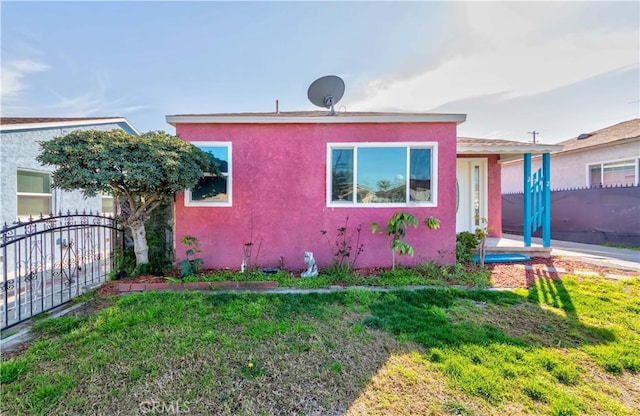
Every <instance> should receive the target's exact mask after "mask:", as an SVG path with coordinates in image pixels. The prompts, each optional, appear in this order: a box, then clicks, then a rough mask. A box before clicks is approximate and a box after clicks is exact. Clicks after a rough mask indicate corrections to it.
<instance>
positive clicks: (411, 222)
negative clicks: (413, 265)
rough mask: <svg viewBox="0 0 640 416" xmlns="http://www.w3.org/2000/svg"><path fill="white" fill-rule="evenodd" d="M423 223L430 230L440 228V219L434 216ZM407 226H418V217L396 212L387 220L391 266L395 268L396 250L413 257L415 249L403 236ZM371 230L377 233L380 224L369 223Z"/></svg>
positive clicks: (402, 254)
mask: <svg viewBox="0 0 640 416" xmlns="http://www.w3.org/2000/svg"><path fill="white" fill-rule="evenodd" d="M424 225H425V226H426V227H427V228H428V229H430V230H437V229H438V228H440V220H439V219H437V218H435V217H429V218H427V219H426V220H424ZM409 226H413V228H418V219H417V218H416V217H415V216H414V215H413V214H409V213H408V212H396V213H395V214H393V215H392V216H391V218H389V221H388V222H387V229H386V234H387V235H388V236H391V262H392V263H391V268H392V269H395V268H396V252H398V254H400V255H401V256H404V255H407V254H408V255H410V256H411V257H413V255H414V254H415V250H414V248H413V246H412V245H411V244H409V243H407V242H406V241H404V240H403V238H404V237H405V236H406V229H407V228H409ZM371 232H372V233H374V234H375V233H378V232H381V231H380V225H378V223H377V222H374V223H372V224H371Z"/></svg>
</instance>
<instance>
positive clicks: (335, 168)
mask: <svg viewBox="0 0 640 416" xmlns="http://www.w3.org/2000/svg"><path fill="white" fill-rule="evenodd" d="M331 161H332V164H331V190H332V192H331V200H332V201H334V202H340V201H346V202H353V149H333V150H332V151H331Z"/></svg>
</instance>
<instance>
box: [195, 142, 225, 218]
mask: <svg viewBox="0 0 640 416" xmlns="http://www.w3.org/2000/svg"><path fill="white" fill-rule="evenodd" d="M190 143H191V144H192V145H194V146H196V147H226V148H227V157H228V159H229V160H227V172H226V173H225V174H223V176H225V177H226V178H227V200H226V201H225V202H215V201H192V200H191V189H185V190H184V205H185V206H186V207H230V206H232V195H233V185H232V184H233V172H232V171H233V161H232V159H233V146H232V144H231V142H217V141H214V142H210V141H194V142H190ZM205 176H213V175H205Z"/></svg>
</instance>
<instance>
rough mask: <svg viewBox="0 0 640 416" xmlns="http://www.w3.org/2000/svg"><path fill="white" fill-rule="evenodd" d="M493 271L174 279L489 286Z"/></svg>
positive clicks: (431, 266)
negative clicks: (303, 277)
mask: <svg viewBox="0 0 640 416" xmlns="http://www.w3.org/2000/svg"><path fill="white" fill-rule="evenodd" d="M489 277H490V272H489V271H487V270H480V269H479V268H477V267H475V266H469V268H467V267H466V266H464V265H462V264H455V265H446V266H442V265H439V264H437V263H433V262H427V263H423V264H420V265H418V266H417V267H413V268H405V267H396V268H395V270H379V271H374V272H373V273H369V272H368V271H367V272H366V274H360V272H358V271H357V270H354V271H348V270H332V269H331V268H330V269H325V270H321V272H320V274H319V276H317V277H314V278H312V279H300V278H299V277H298V276H294V275H293V274H291V273H289V272H286V271H278V272H277V273H274V274H264V273H262V272H261V271H260V270H248V271H246V272H244V273H238V272H236V271H219V272H215V273H210V274H205V275H199V276H190V277H186V278H184V279H180V280H179V279H175V280H176V281H184V282H195V281H198V282H201V281H205V282H220V281H264V280H273V281H277V282H278V285H279V286H280V287H297V288H320V287H327V286H331V285H342V286H383V287H400V286H410V285H428V286H450V285H463V286H475V287H488V286H490V282H489Z"/></svg>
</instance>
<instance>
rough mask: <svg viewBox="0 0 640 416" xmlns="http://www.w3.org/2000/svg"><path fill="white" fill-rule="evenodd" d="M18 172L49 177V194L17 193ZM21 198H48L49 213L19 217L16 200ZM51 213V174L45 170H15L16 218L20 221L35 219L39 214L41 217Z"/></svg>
mask: <svg viewBox="0 0 640 416" xmlns="http://www.w3.org/2000/svg"><path fill="white" fill-rule="evenodd" d="M20 172H30V173H37V174H41V175H47V176H49V184H50V185H49V193H44V192H43V193H40V192H19V191H18V175H19V173H20ZM21 196H36V197H45V196H48V197H49V212H42V213H40V212H39V213H37V214H28V215H20V213H19V212H18V199H19V198H20V197H21ZM52 212H53V177H52V175H51V172H49V171H46V170H36V169H23V168H18V169H16V217H17V218H18V219H20V220H23V219H28V218H29V217H34V218H35V217H36V216H39V215H40V214H42V215H49V214H50V213H52Z"/></svg>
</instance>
